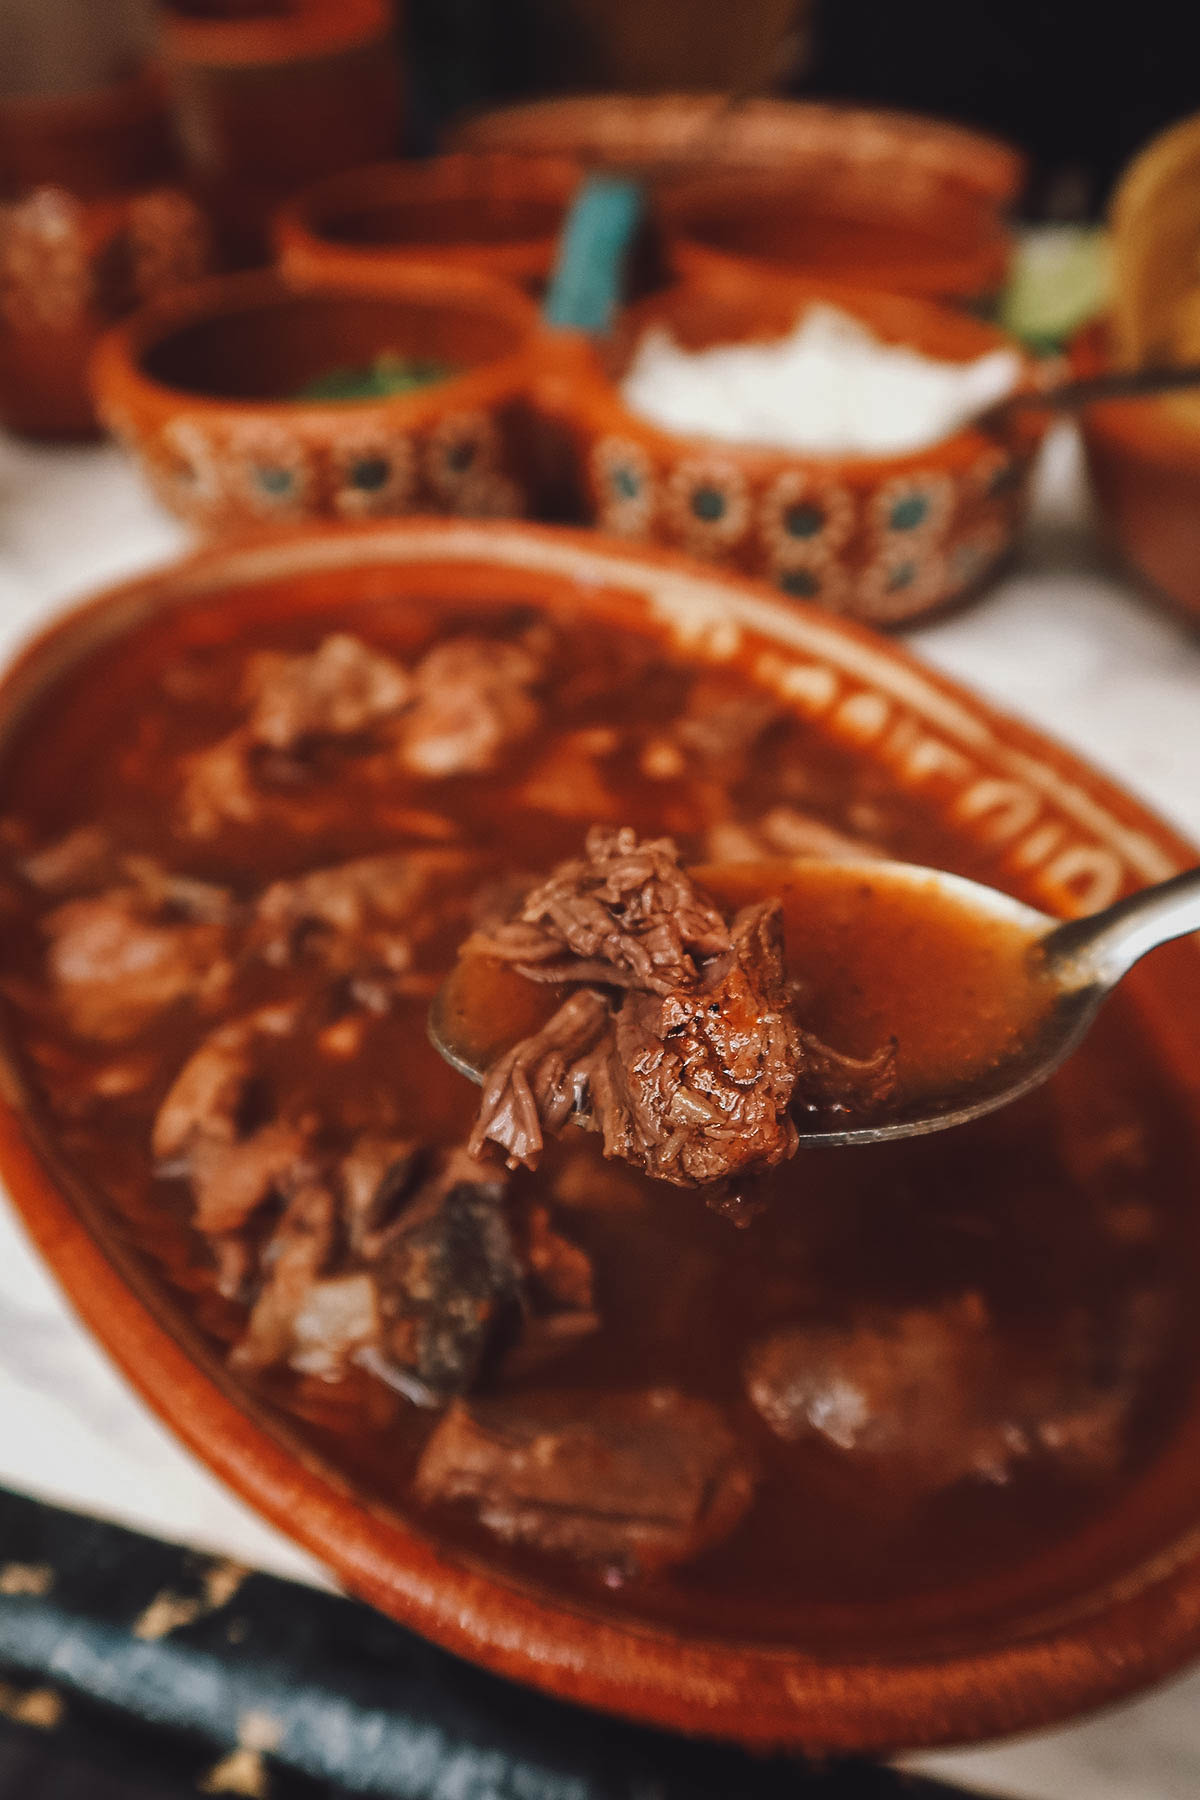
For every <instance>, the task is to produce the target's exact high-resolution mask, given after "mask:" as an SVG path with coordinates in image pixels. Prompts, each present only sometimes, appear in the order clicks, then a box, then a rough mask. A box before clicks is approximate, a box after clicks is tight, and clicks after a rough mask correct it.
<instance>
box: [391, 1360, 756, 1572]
mask: <svg viewBox="0 0 1200 1800" xmlns="http://www.w3.org/2000/svg"><path fill="white" fill-rule="evenodd" d="M416 1487H417V1493H418V1495H419V1496H420V1498H421V1499H422V1500H423V1501H424V1502H425V1503H426V1504H432V1503H435V1502H436V1503H446V1502H461V1501H465V1502H467V1503H469V1504H470V1505H471V1506H472V1507H473V1508H474V1510H475V1512H476V1514H477V1516H478V1518H479V1521H480V1523H481V1524H482V1525H483V1526H485V1527H486V1529H487V1530H488V1531H491V1532H493V1533H494V1534H495V1535H496V1536H497V1537H499V1538H501V1539H503V1540H504V1541H505V1542H506V1543H519V1544H530V1545H532V1546H534V1547H535V1548H537V1549H539V1550H542V1551H546V1552H548V1553H552V1554H558V1555H563V1556H569V1557H573V1558H575V1559H576V1560H578V1561H579V1562H583V1563H588V1564H593V1565H599V1566H601V1567H610V1568H616V1569H618V1570H620V1571H622V1572H624V1573H626V1574H629V1575H636V1574H639V1573H645V1572H648V1571H652V1570H654V1569H658V1568H662V1567H665V1566H669V1565H670V1564H672V1563H679V1562H684V1561H686V1560H687V1559H688V1558H689V1557H694V1556H697V1555H698V1554H699V1553H700V1552H701V1551H702V1550H705V1549H707V1548H708V1547H709V1546H710V1545H712V1544H715V1543H717V1542H719V1541H720V1539H722V1538H724V1537H727V1536H728V1535H729V1533H730V1532H731V1531H732V1530H733V1529H734V1527H735V1526H736V1525H737V1523H738V1521H739V1520H740V1519H741V1517H742V1516H743V1514H744V1513H745V1511H746V1509H747V1507H748V1506H749V1503H750V1500H751V1498H752V1495H753V1491H754V1476H753V1472H752V1469H751V1466H750V1463H749V1461H748V1459H747V1457H746V1456H745V1454H744V1453H743V1451H742V1449H741V1447H740V1446H739V1444H738V1442H737V1439H736V1438H735V1437H734V1435H733V1433H732V1432H731V1431H730V1429H729V1427H728V1425H727V1424H726V1423H725V1420H724V1419H723V1418H722V1416H721V1414H720V1413H719V1412H718V1410H717V1409H716V1408H715V1407H714V1406H711V1405H709V1403H708V1402H707V1401H704V1400H694V1399H690V1398H689V1397H688V1396H686V1395H684V1394H681V1393H678V1392H677V1391H676V1390H675V1389H673V1388H661V1389H650V1390H648V1391H644V1392H640V1393H619V1394H607V1395H602V1396H599V1397H597V1396H596V1395H593V1394H586V1393H544V1394H521V1395H515V1396H511V1397H508V1398H502V1399H495V1400H478V1401H474V1402H462V1401H460V1402H458V1403H457V1404H456V1405H455V1406H453V1407H452V1408H451V1409H450V1411H449V1412H448V1413H447V1414H446V1417H445V1418H444V1419H443V1420H442V1422H441V1424H440V1425H439V1426H438V1428H437V1430H436V1431H435V1432H434V1434H433V1436H432V1437H431V1438H430V1440H429V1442H428V1444H427V1445H426V1447H425V1451H424V1454H423V1455H422V1458H421V1461H420V1465H419V1467H418V1469H417V1480H416Z"/></svg>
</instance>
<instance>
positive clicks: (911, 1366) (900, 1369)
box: [746, 1293, 1140, 1499]
mask: <svg viewBox="0 0 1200 1800" xmlns="http://www.w3.org/2000/svg"><path fill="white" fill-rule="evenodd" d="M1104 1362H1105V1359H1104V1357H1102V1356H1100V1355H1098V1354H1097V1351H1096V1348H1095V1346H1093V1345H1091V1344H1089V1342H1088V1333H1087V1331H1086V1330H1085V1329H1083V1328H1082V1325H1081V1322H1080V1321H1078V1320H1068V1321H1066V1322H1065V1323H1064V1326H1063V1328H1062V1330H1061V1331H1060V1333H1059V1335H1058V1337H1057V1338H1056V1340H1055V1341H1053V1342H1051V1343H1049V1344H1048V1345H1042V1346H1040V1347H1039V1348H1038V1349H1037V1350H1036V1351H1035V1352H1030V1351H1028V1350H1025V1351H1018V1350H1017V1349H1016V1348H1015V1347H1014V1346H1012V1345H1011V1344H1009V1343H1006V1341H1005V1340H1004V1339H1003V1337H1002V1336H1001V1334H1000V1333H999V1332H998V1330H997V1328H996V1327H995V1325H994V1323H993V1321H992V1319H991V1317H990V1315H989V1313H988V1310H987V1307H986V1306H985V1304H984V1302H983V1300H982V1299H981V1298H980V1296H979V1295H978V1294H975V1293H966V1294H962V1295H960V1296H958V1297H957V1298H955V1299H953V1300H949V1301H946V1302H945V1303H943V1304H942V1305H941V1306H937V1307H928V1308H925V1307H914V1308H911V1309H908V1310H905V1311H897V1312H891V1313H885V1312H878V1311H876V1312H872V1313H868V1314H865V1315H863V1316H861V1317H859V1318H858V1319H854V1320H851V1321H850V1322H849V1323H848V1324H845V1325H836V1326H835V1325H812V1326H799V1325H798V1326H787V1327H784V1328H783V1329H781V1330H779V1331H775V1332H772V1333H771V1334H769V1335H768V1336H767V1337H765V1338H764V1339H763V1340H762V1341H761V1342H760V1343H758V1344H756V1345H755V1346H754V1348H753V1349H752V1350H751V1352H750V1354H749V1357H748V1358H747V1362H746V1385H747V1391H748V1393H749V1396H750V1399H751V1401H752V1402H753V1404H754V1406H755V1407H756V1408H757V1409H758V1411H759V1413H760V1414H761V1415H762V1417H763V1419H764V1420H765V1421H766V1423H767V1424H768V1425H769V1426H770V1428H771V1430H772V1431H773V1432H775V1434H776V1435H777V1436H778V1437H781V1438H783V1439H785V1440H787V1441H793V1442H798V1441H803V1440H804V1439H824V1440H825V1441H826V1442H827V1443H829V1444H831V1445H833V1446H834V1447H836V1448H837V1449H838V1450H840V1451H843V1452H845V1453H847V1454H849V1455H853V1456H855V1457H857V1458H859V1459H864V1460H865V1461H866V1462H867V1463H868V1464H870V1465H873V1466H875V1467H876V1468H877V1469H880V1470H885V1471H886V1475H887V1481H888V1483H889V1485H890V1487H891V1489H892V1491H893V1493H894V1494H895V1495H896V1496H897V1497H898V1498H901V1499H903V1498H906V1497H911V1496H913V1495H915V1494H919V1493H932V1492H935V1491H937V1490H938V1489H941V1488H944V1487H948V1486H951V1485H953V1484H954V1483H956V1482H958V1481H963V1480H982V1481H989V1482H1004V1481H1007V1480H1008V1479H1010V1477H1011V1475H1012V1473H1013V1471H1014V1470H1015V1468H1017V1467H1018V1466H1019V1465H1020V1464H1021V1463H1023V1462H1027V1461H1029V1460H1030V1459H1032V1458H1049V1459H1052V1460H1054V1461H1057V1462H1058V1463H1059V1464H1060V1466H1062V1467H1063V1468H1065V1469H1068V1470H1070V1471H1073V1472H1074V1473H1076V1474H1079V1475H1099V1474H1111V1473H1112V1472H1113V1470H1114V1469H1115V1467H1116V1466H1117V1464H1118V1463H1119V1461H1120V1457H1121V1454H1122V1449H1123V1430H1124V1425H1125V1420H1126V1418H1127V1415H1128V1409H1129V1405H1130V1403H1131V1400H1132V1395H1133V1375H1134V1373H1135V1372H1136V1366H1140V1365H1135V1364H1133V1363H1127V1365H1126V1366H1125V1367H1124V1368H1122V1367H1121V1366H1120V1358H1119V1357H1118V1359H1117V1362H1116V1364H1115V1365H1110V1366H1108V1367H1105V1366H1104Z"/></svg>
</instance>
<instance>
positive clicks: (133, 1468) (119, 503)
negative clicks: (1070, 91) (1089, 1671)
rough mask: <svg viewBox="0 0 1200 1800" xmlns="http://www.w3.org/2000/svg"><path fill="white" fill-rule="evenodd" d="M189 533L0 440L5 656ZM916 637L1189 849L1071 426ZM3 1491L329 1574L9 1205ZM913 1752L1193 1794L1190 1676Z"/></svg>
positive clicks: (1164, 701)
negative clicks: (1017, 543)
mask: <svg viewBox="0 0 1200 1800" xmlns="http://www.w3.org/2000/svg"><path fill="white" fill-rule="evenodd" d="M184 541H185V540H184V535H183V533H182V531H181V529H180V528H179V527H177V526H175V525H174V524H172V523H171V521H170V520H168V519H167V518H166V517H165V516H164V515H163V514H162V513H161V512H160V511H159V510H158V509H157V507H156V506H155V505H154V504H153V502H152V501H151V500H150V499H149V498H148V497H147V496H146V495H145V493H144V492H143V490H142V488H141V486H140V484H139V482H138V480H137V478H136V477H135V475H134V473H133V471H132V470H131V469H130V468H129V466H128V465H127V464H126V463H125V462H124V461H123V459H122V458H121V456H120V455H119V454H118V452H117V451H116V450H114V449H112V448H109V447H104V448H96V449H78V450H77V449H69V450H64V449H31V448H28V447H25V446H18V445H16V444H14V443H12V442H10V441H6V440H4V439H3V438H0V658H6V657H7V655H8V654H9V652H10V651H11V649H12V648H13V647H14V646H15V645H16V644H17V643H18V642H19V641H20V640H21V639H22V638H23V637H24V636H25V635H27V633H28V632H29V631H30V630H31V629H32V628H33V627H34V626H36V625H37V624H39V623H40V622H41V621H42V620H44V619H45V618H47V617H48V616H50V615H51V614H52V613H53V612H54V611H55V609H56V608H58V607H60V606H61V605H62V604H63V603H64V602H66V601H68V600H70V599H72V598H74V597H75V596H77V595H79V594H81V593H83V592H84V591H86V590H87V589H89V588H92V587H95V586H97V585H99V584H101V583H104V582H107V581H111V580H116V579H118V578H120V577H121V576H123V575H126V574H131V573H134V572H136V571H139V570H141V569H144V568H146V567H148V566H150V565H152V564H153V563H155V562H159V561H162V560H163V559H165V558H166V557H169V556H170V555H172V554H173V553H174V552H175V551H176V550H178V549H180V548H182V547H183V544H184ZM909 641H910V643H912V644H913V645H914V646H915V647H916V648H917V649H918V650H919V651H920V653H921V654H923V655H925V656H927V657H928V658H929V659H930V660H931V661H932V662H934V663H936V664H938V665H939V666H940V667H941V668H943V669H945V670H947V671H948V672H949V673H950V674H952V675H954V676H957V677H960V678H961V679H963V680H964V681H967V682H969V683H971V684H972V685H973V686H975V687H977V688H979V689H980V690H981V691H982V692H984V693H986V694H987V695H988V696H989V697H990V698H992V699H993V700H996V701H998V702H999V703H1000V704H1001V705H1002V706H1005V707H1007V708H1008V709H1010V710H1011V711H1014V712H1020V713H1023V714H1025V715H1026V717H1028V718H1029V719H1031V720H1032V721H1033V722H1034V723H1035V724H1037V725H1039V726H1041V727H1043V728H1044V729H1046V730H1048V731H1051V732H1053V733H1055V734H1057V735H1058V736H1059V737H1061V738H1064V739H1065V740H1066V741H1067V742H1068V743H1070V744H1071V745H1073V746H1074V747H1075V748H1076V749H1078V750H1080V751H1082V752H1083V753H1084V754H1085V755H1086V756H1088V757H1090V758H1091V759H1092V760H1093V761H1094V762H1096V763H1098V764H1100V765H1101V766H1102V767H1104V768H1105V769H1107V770H1108V771H1109V772H1110V773H1111V774H1113V775H1115V776H1117V777H1118V778H1119V779H1120V780H1121V781H1123V782H1124V783H1125V784H1126V785H1127V786H1128V787H1130V788H1132V789H1133V790H1134V791H1135V792H1136V793H1138V794H1139V795H1141V796H1142V797H1143V798H1144V799H1146V800H1148V801H1149V802H1150V803H1151V804H1152V805H1154V806H1156V807H1157V808H1158V810H1159V811H1160V812H1162V813H1164V814H1165V815H1167V817H1169V818H1170V819H1171V820H1173V822H1174V823H1175V824H1176V825H1178V826H1180V827H1182V828H1183V830H1184V831H1186V832H1189V833H1190V834H1191V835H1192V836H1193V837H1194V838H1196V839H1198V840H1200V730H1198V729H1197V726H1198V723H1200V637H1197V636H1196V635H1194V634H1192V633H1191V632H1189V631H1188V630H1187V629H1186V627H1184V626H1182V625H1180V624H1179V623H1177V622H1175V621H1174V620H1172V619H1170V618H1168V617H1166V616H1165V615H1164V614H1162V613H1160V612H1159V611H1157V610H1156V609H1154V608H1152V607H1151V606H1149V605H1148V604H1147V603H1146V602H1145V601H1144V600H1143V599H1142V598H1141V597H1140V596H1139V595H1138V593H1137V592H1136V590H1135V588H1134V586H1133V585H1132V584H1131V583H1130V582H1129V581H1128V580H1127V579H1126V578H1125V577H1124V576H1123V575H1122V574H1121V573H1120V572H1119V571H1117V570H1116V569H1115V568H1113V567H1112V566H1111V564H1110V563H1109V562H1108V561H1107V560H1106V558H1105V557H1104V556H1103V554H1102V553H1101V552H1100V550H1099V549H1098V548H1097V545H1096V541H1095V538H1094V535H1093V533H1092V531H1091V529H1090V526H1089V522H1088V517H1087V507H1086V502H1085V499H1084V493H1083V485H1082V480H1081V477H1080V472H1079V457H1078V448H1077V444H1076V440H1075V438H1074V435H1073V433H1072V431H1071V429H1070V427H1062V428H1060V430H1059V431H1058V432H1057V433H1056V435H1055V436H1054V437H1053V438H1052V439H1051V441H1050V443H1049V444H1048V446H1047V455H1046V457H1045V460H1044V464H1043V468H1042V474H1041V481H1040V485H1039V500H1038V505H1037V507H1036V509H1035V515H1034V518H1033V521H1032V523H1031V526H1030V529H1029V532H1028V534H1027V539H1026V543H1025V546H1024V549H1023V552H1022V555H1021V557H1020V559H1019V561H1018V562H1017V564H1016V566H1015V567H1014V568H1013V569H1012V571H1011V572H1010V573H1009V574H1008V575H1007V577H1006V578H1005V579H1004V581H1003V582H1001V583H1000V584H999V585H998V586H997V587H996V588H995V589H994V590H993V591H992V592H990V593H989V594H988V595H987V596H986V597H985V598H984V599H983V600H982V601H980V602H979V603H978V604H977V605H976V606H974V607H972V608H971V609H970V610H969V611H965V612H963V613H962V614H960V615H959V616H957V617H952V618H948V619H946V620H944V621H943V622H941V623H938V624H934V625H930V626H928V627H926V628H924V629H922V630H920V631H918V632H914V633H913V634H911V636H910V639H909ZM0 1483H5V1484H7V1485H9V1486H11V1487H15V1488H20V1489H23V1490H25V1491H27V1492H30V1493H35V1494H38V1495H41V1496H43V1497H44V1498H46V1499H50V1500H54V1501H58V1502H61V1503H63V1504H65V1505H69V1506H76V1507H79V1508H81V1509H83V1510H85V1511H89V1512H92V1513H97V1514H102V1515H104V1516H107V1517H109V1518H114V1519H118V1520H121V1521H123V1522H126V1523H129V1524H132V1525H135V1526H138V1527H140V1528H142V1529H144V1530H147V1531H150V1532H153V1533H157V1534H158V1535H159V1536H162V1537H171V1538H177V1539H179V1540H180V1541H183V1542H187V1543H191V1544H197V1545H201V1546H206V1547H209V1548H212V1549H215V1550H219V1551H222V1552H224V1553H226V1554H229V1555H232V1556H235V1557H237V1558H239V1559H241V1560H243V1561H245V1562H248V1563H250V1564H253V1565H257V1566H259V1567H262V1568H269V1569H273V1570H276V1571H278V1572H280V1573H282V1574H285V1575H291V1576H296V1577H299V1578H301V1579H306V1580H310V1581H321V1580H323V1579H324V1578H323V1577H322V1575H321V1572H320V1570H319V1569H318V1568H317V1567H316V1565H315V1564H314V1563H313V1562H312V1561H311V1560H310V1559H309V1558H308V1557H307V1556H305V1555H304V1554H302V1553H301V1552H300V1551H299V1550H297V1549H295V1548H294V1547H293V1546H292V1545H291V1544H289V1543H288V1542H287V1540H286V1539H284V1538H282V1537H280V1536H279V1535H278V1534H277V1533H276V1532H274V1531H272V1530H270V1529H269V1528H268V1527H267V1526H266V1525H264V1524H262V1523H261V1522H260V1521H259V1520H258V1519H257V1518H255V1517H254V1516H253V1515H252V1514H250V1513H249V1512H247V1510H246V1509H245V1508H244V1507H243V1506H241V1505H240V1504H239V1503H238V1502H237V1501H236V1500H234V1499H233V1498H232V1497H231V1496H230V1495H229V1494H228V1493H226V1492H225V1490H224V1489H223V1488H221V1487H219V1486H218V1485H217V1483H216V1482H215V1481H213V1480H212V1478H211V1477H210V1476H208V1475H207V1474H206V1473H205V1472H204V1470H203V1469H202V1468H201V1467H200V1466H199V1465H198V1464H197V1463H195V1462H194V1461H193V1460H192V1458H191V1457H190V1456H188V1455H187V1454H185V1452H184V1451H183V1450H181V1449H180V1448H179V1447H178V1445H177V1444H176V1443H175V1441H174V1439H173V1438H172V1437H171V1436H170V1435H169V1433H168V1432H166V1431H165V1430H164V1429H163V1427H162V1426H160V1425H159V1424H158V1423H157V1422H156V1421H155V1420H154V1419H152V1418H151V1417H150V1416H149V1415H148V1414H147V1412H146V1411H145V1409H144V1408H143V1407H142V1405H141V1404H140V1402H139V1401H138V1400H136V1399H135V1398H134V1397H133V1395H132V1394H131V1393H130V1392H129V1390H128V1388H127V1387H126V1386H125V1384H124V1382H123V1381H122V1380H121V1379H120V1378H119V1377H118V1376H117V1375H116V1374H115V1373H114V1372H113V1370H112V1369H111V1368H110V1367H109V1365H108V1363H107V1362H106V1360H105V1358H104V1356H103V1355H102V1354H101V1352H100V1351H99V1350H97V1349H96V1348H95V1347H94V1346H93V1344H92V1343H91V1341H90V1340H89V1339H88V1337H87V1336H86V1335H85V1334H84V1332H83V1330H82V1329H81V1328H80V1326H79V1325H78V1324H77V1323H76V1321H75V1320H74V1318H73V1317H72V1315H71V1313H70V1312H69V1311H68V1309H67V1308H66V1306H65V1305H64V1303H63V1301H62V1299H61V1297H60V1296H59V1294H58V1292H57V1290H56V1288H55V1287H54V1285H53V1283H52V1282H51V1281H50V1279H49V1278H48V1276H47V1275H46V1274H45V1273H44V1272H43V1270H42V1268H41V1266H40V1264H39V1263H38V1261H37V1259H36V1258H35V1257H34V1256H33V1254H32V1252H31V1251H30V1250H29V1248H28V1246H27V1244H26V1243H25V1240H24V1238H23V1235H22V1232H21V1229H20V1227H19V1226H18V1224H17V1222H16V1220H15V1218H14V1216H13V1214H12V1212H11V1209H10V1208H9V1207H8V1206H7V1203H6V1202H5V1201H4V1199H3V1197H2V1196H0ZM3 1549H4V1546H3V1545H2V1544H0V1563H2V1562H3ZM914 1762H915V1763H917V1764H919V1766H921V1767H922V1768H925V1769H928V1770H930V1771H937V1770H939V1769H940V1770H942V1771H944V1772H945V1773H946V1774H947V1775H957V1776H959V1777H960V1778H961V1779H962V1780H963V1781H964V1782H967V1783H975V1784H977V1785H980V1786H981V1787H982V1786H987V1787H992V1788H994V1789H995V1790H996V1791H997V1792H1000V1793H1007V1794H1011V1795H1014V1796H1016V1795H1023V1796H1029V1797H1030V1800H1197V1796H1200V1675H1192V1676H1190V1677H1183V1678H1182V1679H1180V1680H1177V1681H1175V1682H1174V1683H1171V1684H1169V1685H1168V1686H1166V1687H1164V1688H1160V1689H1159V1690H1158V1691H1157V1692H1156V1693H1155V1694H1154V1695H1152V1696H1151V1697H1149V1698H1147V1699H1144V1700H1141V1701H1136V1702H1133V1703H1131V1704H1129V1705H1126V1706H1123V1707H1120V1708H1116V1709H1114V1710H1112V1711H1110V1712H1109V1713H1107V1714H1106V1715H1104V1716H1103V1717H1101V1718H1098V1719H1096V1720H1093V1721H1090V1722H1088V1723H1086V1724H1083V1725H1077V1726H1071V1727H1068V1728H1066V1729H1062V1730H1058V1731H1053V1732H1044V1733H1039V1734H1038V1735H1036V1736H1033V1737H1029V1738H1026V1739H1023V1740H1019V1741H1010V1742H1007V1743H1004V1744H1001V1745H997V1746H995V1747H989V1748H985V1749H981V1750H971V1751H962V1752H954V1753H947V1754H942V1755H939V1756H933V1757H922V1758H917V1759H914Z"/></svg>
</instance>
